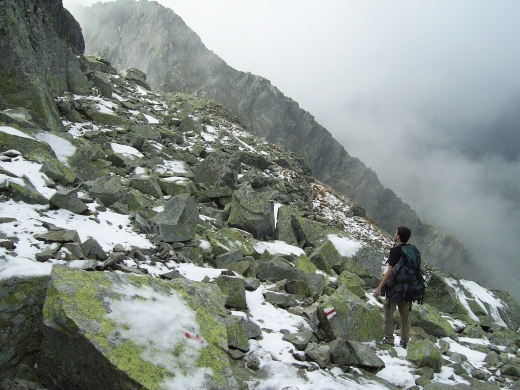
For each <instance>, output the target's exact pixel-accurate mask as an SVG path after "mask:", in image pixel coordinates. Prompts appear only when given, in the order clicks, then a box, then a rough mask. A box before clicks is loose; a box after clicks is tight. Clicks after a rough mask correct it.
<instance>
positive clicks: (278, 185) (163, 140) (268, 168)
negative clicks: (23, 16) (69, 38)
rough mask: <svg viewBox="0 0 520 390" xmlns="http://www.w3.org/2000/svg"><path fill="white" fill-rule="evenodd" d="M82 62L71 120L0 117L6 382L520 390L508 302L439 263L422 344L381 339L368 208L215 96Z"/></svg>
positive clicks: (64, 104) (381, 236) (29, 385)
mask: <svg viewBox="0 0 520 390" xmlns="http://www.w3.org/2000/svg"><path fill="white" fill-rule="evenodd" d="M27 4H32V3H31V2H30V1H27V2H25V3H24V7H26V6H27ZM37 4H38V2H37V1H35V2H34V4H32V5H37ZM4 6H5V7H6V8H8V7H11V8H10V10H11V11H13V12H18V13H19V14H20V12H21V11H22V10H23V9H24V8H22V7H21V5H20V4H19V3H16V2H7V1H4V2H2V3H0V7H4ZM6 8H2V9H1V10H2V12H4V11H5V9H6ZM54 11H56V9H55V10H54ZM0 15H5V13H2V14H0ZM64 15H66V14H64ZM65 18H67V16H65ZM43 20H45V17H44V18H43ZM0 22H2V23H3V21H2V20H0ZM34 23H36V25H37V26H39V27H41V28H43V29H47V30H46V31H45V32H46V34H48V35H49V36H52V37H53V39H56V40H61V42H65V41H64V40H62V39H61V38H59V36H58V34H57V33H56V32H55V31H53V30H52V25H49V26H47V27H46V25H45V24H42V25H40V24H38V23H37V22H34ZM34 52H36V53H37V52H38V50H35V51H34ZM30 53H33V52H30ZM30 53H29V54H30ZM70 66H71V67H75V69H79V70H80V72H79V73H78V76H77V77H78V79H80V80H84V82H85V83H86V85H87V87H88V88H87V91H86V92H85V93H78V91H76V90H74V88H73V87H69V89H68V90H66V91H62V92H58V93H56V95H54V96H53V97H52V99H51V100H50V102H51V103H52V104H53V105H54V108H53V109H49V112H48V113H47V114H48V117H49V118H51V117H52V118H55V119H56V120H57V121H58V125H57V126H56V127H51V128H50V129H48V128H47V125H46V124H42V123H39V122H38V120H37V119H35V118H36V117H38V118H39V115H40V111H39V110H40V109H41V108H40V107H38V109H34V107H33V106H31V105H29V104H27V105H25V104H21V103H20V102H16V101H15V102H14V103H13V102H6V103H5V106H4V107H3V108H2V111H1V112H0V183H1V185H0V351H1V353H0V388H3V389H41V388H48V389H72V388H74V389H76V388H84V389H100V388H114V389H123V388H124V389H143V388H144V389H159V388H163V389H178V388H186V389H190V388H193V389H199V388H208V389H239V388H242V389H272V388H298V389H301V390H303V389H320V388H322V389H326V388H328V389H330V388H338V389H339V388H353V389H363V388H373V389H384V388H389V389H392V388H395V387H396V386H397V387H406V388H408V387H410V386H412V385H416V386H418V387H419V388H425V389H435V388H443V386H451V385H459V386H463V385H470V384H471V386H473V387H476V388H518V384H519V382H518V378H519V377H520V364H519V358H518V347H519V346H520V339H519V336H518V333H517V330H518V328H519V327H520V315H519V313H520V306H519V305H518V303H517V302H515V301H514V300H513V299H512V298H511V297H510V295H509V294H507V293H505V292H501V291H489V290H486V289H484V288H482V287H481V286H479V285H477V284H476V283H474V282H471V281H468V280H464V279H461V278H460V277H459V276H457V275H455V274H449V273H446V272H444V271H440V270H438V269H431V268H430V269H429V271H428V279H429V286H428V291H429V294H428V296H427V301H426V303H425V304H424V305H422V306H416V305H414V307H413V309H412V310H413V313H412V318H413V326H414V330H413V337H412V338H413V340H412V341H411V342H410V343H409V346H408V349H407V350H405V349H403V348H400V347H395V348H390V347H387V348H381V347H378V346H377V345H376V343H375V341H377V340H379V339H380V338H381V337H382V334H381V332H382V310H381V302H379V301H377V300H375V299H373V297H372V296H371V294H370V293H371V291H372V290H373V288H374V286H375V285H376V284H377V282H378V280H379V279H380V278H381V271H382V267H381V266H382V264H383V262H384V258H385V256H386V251H387V249H388V247H389V245H390V244H391V241H390V238H389V236H388V235H387V234H386V233H385V232H384V231H382V230H380V229H379V228H378V227H377V225H376V224H375V223H373V221H372V220H371V219H370V217H367V216H366V215H365V214H364V210H363V208H362V207H360V206H359V205H358V204H357V203H356V202H355V201H353V200H351V199H349V198H346V197H345V196H344V195H342V194H340V193H338V192H336V191H334V190H333V189H332V188H330V187H329V186H327V185H326V184H323V183H322V182H320V181H318V180H316V179H315V178H314V177H313V176H311V175H310V170H309V168H308V167H307V165H306V164H305V162H304V161H303V160H302V159H301V158H300V157H298V156H297V155H296V154H294V153H291V152H290V151H288V150H286V149H285V148H283V147H280V146H276V145H274V144H272V143H269V142H266V141H265V140H263V139H259V138H256V137H255V136H253V135H251V134H249V133H247V132H246V131H245V130H244V128H243V127H242V126H241V125H240V123H239V122H238V121H237V119H236V117H235V116H234V115H233V114H232V113H230V111H229V110H228V109H226V108H225V107H223V106H221V105H219V104H218V103H216V102H214V101H210V100H203V99H199V98H196V97H194V96H192V95H187V94H182V93H160V92H152V91H151V90H150V88H149V86H148V83H147V81H146V77H145V75H144V73H142V72H141V71H139V70H137V69H126V70H123V71H121V72H117V71H116V69H114V67H112V65H111V64H110V63H109V62H108V61H106V60H104V59H103V58H101V57H95V56H90V57H89V56H83V55H81V54H79V55H78V56H77V57H76V56H74V57H71V64H70ZM3 70H4V68H2V71H3ZM64 77H66V76H64ZM45 80H46V79H45V78H44V81H42V83H43V84H45ZM28 88H32V84H30V83H29V85H28ZM47 88H49V87H48V86H47ZM49 90H50V89H49ZM42 99H43V100H42V101H47V100H46V99H47V98H46V97H43V98H42ZM392 367H398V370H397V371H396V370H395V369H392ZM396 372H398V374H396ZM487 382H489V383H487Z"/></svg>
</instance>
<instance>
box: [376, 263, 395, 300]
mask: <svg viewBox="0 0 520 390" xmlns="http://www.w3.org/2000/svg"><path fill="white" fill-rule="evenodd" d="M393 270H394V267H392V266H391V265H389V266H388V268H387V269H386V272H385V274H384V275H383V279H381V282H380V283H379V286H377V288H376V289H375V291H374V293H373V294H372V295H373V296H374V297H376V298H377V297H378V296H379V293H380V292H381V289H382V288H383V286H384V285H385V283H386V281H387V280H388V279H390V276H392V271H393Z"/></svg>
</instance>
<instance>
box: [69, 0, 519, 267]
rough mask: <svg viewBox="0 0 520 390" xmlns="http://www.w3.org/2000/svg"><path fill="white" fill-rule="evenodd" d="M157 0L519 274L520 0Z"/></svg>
mask: <svg viewBox="0 0 520 390" xmlns="http://www.w3.org/2000/svg"><path fill="white" fill-rule="evenodd" d="M63 3H64V5H65V7H68V6H70V5H72V4H73V3H81V4H83V5H90V4H92V3H93V1H88V0H85V1H80V0H64V1H63ZM159 3H161V4H163V5H165V6H168V7H170V8H172V9H173V10H174V11H175V12H176V13H177V14H178V15H179V16H181V17H182V18H183V19H184V21H185V22H186V24H187V25H188V26H189V27H191V28H192V29H193V30H194V31H195V32H196V33H197V34H198V35H199V36H200V37H201V39H202V41H203V42H204V44H205V45H206V47H208V48H209V49H210V50H212V51H213V52H214V53H215V54H217V55H218V56H220V57H221V58H222V59H224V60H225V61H226V62H227V63H228V64H229V65H230V66H232V67H233V68H235V69H237V70H241V71H249V72H251V73H254V74H258V75H261V76H263V77H265V78H267V79H269V80H270V81H271V82H272V83H273V84H274V85H276V86H277V87H278V88H279V89H280V90H281V91H282V92H283V93H284V94H285V95H287V96H289V97H291V98H293V99H294V100H296V101H297V102H298V103H299V104H300V106H301V107H302V108H304V109H305V110H307V111H309V112H310V113H311V114H312V115H314V116H315V117H316V120H317V121H318V122H319V123H320V124H322V125H323V126H325V127H326V128H327V129H328V130H329V131H330V132H331V133H332V134H333V136H334V137H335V138H336V139H337V140H338V141H339V142H341V143H342V144H343V145H344V147H345V149H346V150H347V152H349V154H351V155H353V156H356V157H359V158H360V159H361V160H362V161H363V162H364V163H365V164H366V165H367V166H369V167H371V168H372V169H374V170H375V171H376V172H377V174H378V176H379V178H380V180H381V181H382V182H383V184H384V185H385V186H387V187H389V188H391V189H392V190H393V191H394V192H395V193H396V194H397V195H398V196H399V197H401V198H402V199H403V200H404V201H405V202H407V203H408V204H410V206H411V207H412V208H414V209H415V210H416V211H417V212H418V214H419V216H420V217H421V218H423V219H426V220H428V221H430V222H432V223H434V224H436V225H438V226H440V227H442V228H443V229H445V230H446V231H448V232H450V233H452V234H454V235H455V236H457V237H458V238H459V239H460V240H461V241H462V242H463V243H464V244H465V245H466V246H467V247H468V248H469V249H470V250H471V251H472V253H473V255H475V256H476V257H477V258H482V259H483V260H485V261H487V262H489V263H491V262H493V263H495V262H496V261H498V260H499V261H500V263H501V264H507V266H508V267H517V268H516V272H517V273H518V274H519V275H520V266H519V265H518V263H519V262H518V258H519V255H518V253H520V240H519V239H518V238H519V237H518V236H519V232H520V211H519V210H520V207H519V206H520V184H519V182H520V180H519V178H520V163H519V155H520V71H519V70H520V30H519V28H518V17H519V15H520V1H518V0H511V1H507V0H501V1H499V2H492V1H487V0H486V1H480V0H467V1H453V0H449V1H442V0H436V1H428V2H427V1H411V0H410V1H404V0H393V1H391V2H390V1H387V0H384V1H383V0H370V1H362V0H357V1H351V0H320V1H318V0H313V1H309V0H283V1H281V0H261V1H259V0H255V1H253V0H220V1H214V0H159ZM497 247H498V248H497ZM497 253H499V254H498V255H497Z"/></svg>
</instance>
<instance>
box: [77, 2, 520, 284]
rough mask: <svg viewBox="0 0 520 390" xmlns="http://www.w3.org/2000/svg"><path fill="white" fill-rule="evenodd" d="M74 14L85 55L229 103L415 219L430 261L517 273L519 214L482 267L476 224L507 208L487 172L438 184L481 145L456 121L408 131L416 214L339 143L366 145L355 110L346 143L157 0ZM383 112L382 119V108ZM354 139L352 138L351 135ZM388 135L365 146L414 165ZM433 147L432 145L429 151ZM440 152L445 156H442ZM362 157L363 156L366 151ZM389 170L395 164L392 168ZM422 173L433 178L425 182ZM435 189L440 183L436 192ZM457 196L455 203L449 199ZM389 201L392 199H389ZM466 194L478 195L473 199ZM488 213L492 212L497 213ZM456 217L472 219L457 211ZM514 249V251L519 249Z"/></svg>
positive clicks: (379, 214) (385, 220)
mask: <svg viewBox="0 0 520 390" xmlns="http://www.w3.org/2000/svg"><path fill="white" fill-rule="evenodd" d="M75 15H76V17H77V18H78V20H79V22H80V24H81V25H82V28H83V31H84V35H85V40H86V47H87V52H99V53H101V54H102V55H103V56H105V57H106V58H108V59H109V60H110V61H111V62H112V63H114V64H116V66H118V67H120V68H124V67H128V66H135V67H138V68H140V69H144V70H145V71H146V73H147V76H148V81H149V82H150V85H151V86H152V87H154V88H157V89H160V90H164V91H176V90H181V91H187V92H191V93H196V94H198V95H199V96H203V97H207V98H211V99H214V100H216V101H218V102H220V103H221V104H223V105H225V106H227V107H228V108H230V110H231V111H232V112H233V113H234V114H236V115H237V116H238V117H239V118H240V120H241V121H242V123H244V124H245V125H246V126H247V128H248V131H250V132H252V133H253V134H256V135H260V136H263V137H265V138H266V139H267V140H268V141H270V142H274V143H280V144H284V145H286V146H288V147H289V149H290V150H292V151H294V152H295V153H297V154H300V155H302V156H303V157H304V158H305V160H306V162H307V163H308V164H309V166H310V167H311V169H312V171H313V174H314V175H315V176H317V177H318V178H320V179H321V180H323V181H325V182H327V183H328V184H331V185H332V186H333V187H334V188H336V189H338V190H340V191H341V192H343V193H345V194H346V195H348V196H350V197H352V198H354V199H356V200H357V201H358V202H359V203H360V204H361V205H363V207H364V208H365V209H366V210H367V213H368V214H369V215H371V216H372V217H374V219H375V220H376V221H378V223H379V224H380V226H381V227H383V228H384V229H385V230H387V231H389V232H391V231H392V230H393V229H394V228H395V226H397V225H399V224H408V225H410V226H412V228H413V229H414V232H415V234H414V239H415V240H416V241H415V242H417V243H418V244H419V245H421V247H422V248H423V249H424V252H425V257H426V258H427V259H428V261H429V262H430V263H431V264H433V265H438V266H442V267H443V268H445V269H448V270H451V271H455V272H458V273H461V274H466V275H468V273H470V274H471V277H473V278H476V279H477V280H479V281H483V282H485V283H490V284H491V283H492V282H493V281H492V280H491V279H492V278H491V277H490V275H495V274H496V276H497V277H498V279H499V280H500V283H501V284H502V283H503V282H504V279H503V278H501V276H502V275H503V274H507V275H511V274H510V273H509V272H508V271H507V270H508V267H509V266H510V265H513V264H512V262H511V261H506V260H504V259H511V257H509V253H508V249H507V248H505V246H506V245H507V240H508V238H509V235H510V234H512V232H513V230H509V227H513V226H514V225H515V223H514V221H511V223H509V222H506V223H505V224H504V226H503V229H501V231H502V236H503V237H504V241H503V244H502V245H500V249H499V253H500V256H498V257H499V258H500V264H494V265H493V272H487V273H486V275H487V276H486V277H485V278H483V277H482V275H483V273H481V271H480V270H479V268H481V267H484V268H485V264H486V262H489V259H490V257H489V256H490V255H491V256H493V258H494V259H495V261H496V259H497V251H496V248H495V249H494V250H491V251H490V249H492V248H491V247H490V246H489V244H486V243H485V242H483V240H481V238H480V236H479V229H480V228H481V227H482V226H485V220H488V221H490V220H493V218H494V217H496V216H497V214H498V213H502V212H505V210H502V209H496V207H495V205H496V202H493V195H492V194H486V192H484V193H483V194H482V193H478V195H477V194H476V193H474V192H473V190H474V188H475V186H484V187H485V186H486V184H485V183H484V181H482V178H481V177H480V176H478V175H476V176H478V178H477V177H475V186H474V185H472V186H470V187H468V188H469V189H470V191H471V193H469V194H467V193H465V192H464V191H462V192H461V191H458V192H456V193H455V192H454V193H453V194H452V193H451V192H450V189H449V188H448V187H447V186H446V185H445V182H441V181H439V183H437V184H435V180H437V179H436V178H439V177H444V178H445V177H446V175H449V176H453V180H452V183H453V185H456V184H457V183H466V182H467V181H468V177H467V171H466V170H464V171H460V170H459V168H460V165H457V164H455V165H453V167H455V168H456V169H453V168H451V167H450V164H451V163H452V162H453V161H454V160H453V154H451V151H452V150H459V152H457V153H459V155H460V156H461V158H460V160H459V161H460V162H462V163H464V164H466V165H468V164H470V163H468V162H467V161H466V158H465V157H464V156H466V154H467V155H469V154H470V147H471V148H473V149H475V148H476V147H477V146H476V145H478V144H479V142H473V143H469V144H468V143H467V140H466V139H461V140H456V139H455V137H454V136H453V135H454V134H456V132H454V131H453V132H449V127H443V128H444V129H446V136H444V134H443V135H442V136H439V137H438V138H433V137H428V136H427V137H423V139H420V137H422V134H420V131H419V130H420V129H413V130H412V131H411V132H410V134H408V140H409V142H405V144H406V145H407V146H405V148H408V149H407V150H410V147H412V148H413V149H412V153H411V154H412V155H413V154H417V155H418V156H420V159H419V160H418V162H417V164H412V167H411V169H410V170H409V171H410V172H409V174H408V175H407V176H406V177H403V178H402V180H400V178H397V179H395V180H394V182H393V183H392V189H393V190H395V191H396V192H397V193H398V196H402V197H403V199H406V200H407V201H409V202H410V203H411V204H416V205H420V206H421V217H420V218H419V216H417V214H415V212H414V211H413V210H412V209H410V207H409V206H408V205H407V204H406V203H403V202H401V200H400V199H399V198H398V197H397V196H396V195H395V193H394V191H391V190H388V189H385V188H384V187H383V185H381V183H380V182H379V180H378V178H377V176H376V174H375V172H374V171H373V170H372V169H370V168H367V167H366V166H365V165H364V164H363V163H362V162H361V161H359V160H358V159H356V158H354V157H352V156H351V155H349V154H348V153H347V152H346V151H345V150H344V149H343V147H342V146H341V144H343V145H352V149H353V150H358V149H359V148H356V145H355V142H354V143H353V142H352V136H353V135H354V138H355V133H356V132H359V131H360V130H361V129H363V126H359V127H358V128H356V125H359V121H358V119H359V118H356V117H355V116H354V117H353V118H352V121H350V122H349V121H344V124H343V128H346V129H351V131H349V133H348V134H349V137H350V138H349V137H347V136H346V135H345V136H344V137H342V136H337V135H336V137H337V139H338V140H339V141H340V142H341V144H339V143H338V142H337V141H336V140H335V139H334V138H332V137H331V135H330V133H329V132H328V131H327V130H326V129H325V128H323V127H322V126H321V125H319V124H318V123H316V121H315V120H314V117H312V116H311V115H310V114H309V113H308V112H306V111H304V110H302V109H300V108H299V105H298V104H297V103H296V102H294V101H293V100H292V99H290V98H287V97H286V96H285V95H283V93H282V92H281V91H279V90H278V89H277V88H276V87H274V86H273V85H272V84H271V83H270V82H269V81H268V80H266V79H263V78H262V77H258V76H254V75H251V74H249V73H244V72H240V71H236V70H234V69H233V68H231V67H229V66H228V65H227V64H226V63H225V62H224V61H223V60H222V59H220V58H219V57H218V56H216V55H215V54H214V53H212V52H211V51H209V50H207V49H206V48H205V46H204V44H203V43H202V42H201V41H200V38H199V37H198V36H197V35H196V34H195V33H194V32H192V31H191V30H190V29H189V28H188V27H187V26H186V25H185V23H184V22H183V21H182V19H181V18H180V17H178V16H177V15H176V14H175V13H174V12H171V11H170V10H169V9H167V8H164V7H162V6H160V5H159V4H157V3H154V2H140V3H136V2H132V1H130V2H121V1H119V2H111V3H105V4H101V3H98V4H96V5H94V6H92V7H91V8H89V12H88V13H86V14H81V13H78V12H77V11H76V12H75ZM145 26H146V27H145ZM144 32H146V33H144ZM273 102H274V103H273ZM358 109H359V110H360V111H363V110H366V107H363V106H362V105H361V106H359V107H358ZM382 114H383V116H382V117H384V112H382ZM436 120H439V119H438V118H437V119H436V118H435V116H434V115H432V123H435V121H436ZM302 129H303V130H302ZM482 134H483V137H484V139H485V137H487V136H485V134H489V132H486V131H485V129H483V131H482ZM347 139H349V140H350V141H349V142H347V141H345V140H347ZM375 139H377V138H375ZM417 139H420V141H421V142H419V143H418V144H417V143H415V144H414V143H413V142H411V141H417ZM386 141H387V140H386V139H381V143H378V142H372V143H370V145H364V148H365V149H366V150H370V152H369V153H372V154H373V155H374V156H376V155H377V156H379V157H380V158H385V157H386V158H387V159H388V161H394V162H395V165H396V166H399V165H401V166H404V167H406V166H409V165H410V160H406V159H404V158H401V156H399V153H397V154H395V153H393V154H392V155H391V156H389V152H388V150H390V151H391V150H392V145H388V144H386ZM395 142H396V143H397V142H401V144H402V140H398V139H397V138H396V141H395ZM457 142H458V143H457ZM480 144H481V143H480ZM417 145H419V146H417ZM367 146H369V148H367ZM421 148H424V149H425V150H426V149H427V150H428V153H422V149H421ZM349 149H350V147H349ZM382 149H386V150H387V151H384V150H382ZM431 150H433V151H434V152H433V153H432V152H431ZM448 151H449V152H450V153H448ZM385 153H386V154H385ZM464 153H466V154H464ZM407 154H410V153H407ZM443 155H445V156H446V158H443ZM381 156H383V157H381ZM425 156H426V157H425ZM360 157H361V158H362V159H363V160H364V159H365V156H364V155H361V156H360ZM408 157H410V156H408ZM429 158H431V160H429ZM438 159H440V160H441V161H445V162H446V164H447V166H446V167H442V166H439V164H438ZM368 161H370V159H368ZM459 161H457V163H458V162H459ZM387 165H390V164H387ZM480 168H481V165H478V166H477V165H475V164H474V165H471V164H470V167H469V169H470V171H469V172H471V169H480ZM388 169H389V170H391V169H393V168H392V167H390V166H389V167H388ZM394 169H395V168H394ZM433 170H434V171H433ZM353 171H356V172H358V174H357V175H349V172H353ZM382 173H383V177H385V176H387V174H386V173H387V172H385V171H383V172H382ZM378 174H379V169H378ZM415 175H420V179H421V180H414V176H415ZM462 176H464V177H463V180H461V178H462ZM424 177H427V180H426V181H425V180H424ZM470 177H471V176H470ZM488 178H489V180H495V181H496V180H499V179H497V177H496V176H488ZM418 179H419V177H418ZM489 180H488V181H489ZM500 184H501V187H504V191H507V192H509V193H510V194H512V196H514V193H515V189H514V188H509V187H508V188H507V189H506V188H505V186H503V185H502V184H503V182H502V181H501V183H500ZM387 185H388V184H387ZM374 186H375V187H374ZM432 188H434V189H435V190H433V191H432ZM439 196H442V197H443V199H446V200H447V201H446V202H443V203H442V209H440V208H439V203H438V202H434V201H433V200H434V199H435V200H437V199H438V197H439ZM450 196H451V198H452V199H453V201H450ZM459 198H464V199H459ZM484 198H489V201H490V203H489V205H490V206H491V205H493V207H492V208H491V207H490V208H488V209H483V210H482V215H481V216H478V217H481V219H482V221H481V220H478V221H476V223H474V224H471V226H467V221H468V218H467V215H468V214H469V215H472V214H474V208H471V207H470V206H472V205H473V206H474V205H475V204H476V203H478V204H486V203H485V201H486V199H484ZM389 199H394V200H392V201H391V202H389ZM466 199H471V201H469V202H468V201H466ZM429 200H431V201H430V202H429ZM477 201H478V202H477ZM414 202H415V203H414ZM481 202H484V203H481ZM397 204H400V205H402V206H397ZM500 204H502V203H500ZM425 205H426V206H425ZM461 205H462V206H464V207H461ZM466 206H467V207H466ZM405 210H407V211H405ZM425 210H426V212H425ZM403 213H404V214H403ZM486 213H488V214H486ZM489 213H491V214H492V215H491V216H490V215H489ZM450 216H451V218H452V219H453V220H454V221H453V222H454V223H453V224H451V225H450V224H449V223H446V219H447V218H448V219H449V218H450ZM459 216H465V218H458V217H459ZM423 218H424V219H423ZM426 220H429V221H431V222H433V223H434V224H437V225H440V226H443V228H444V229H445V230H446V231H447V232H448V234H446V233H445V232H442V230H440V229H438V228H435V227H434V226H433V225H431V224H429V223H427V222H426ZM470 220H471V218H470ZM493 226H495V225H493ZM506 232H507V234H506ZM453 236H456V237H457V238H458V237H461V239H462V242H463V243H469V244H471V254H472V255H473V257H474V258H475V259H476V260H477V261H476V262H475V263H481V264H480V265H478V266H477V265H474V264H473V262H472V261H471V260H470V259H471V255H470V254H469V253H468V252H467V251H466V250H465V249H464V247H463V246H462V245H461V244H460V242H458V241H457V240H456V239H455V238H454V237H453ZM441 237H443V238H441ZM506 237H507V238H506ZM511 252H512V253H514V252H515V250H514V249H513V250H512V251H511ZM468 262H469V263H468ZM482 263H483V264H482ZM468 264H471V265H468ZM497 265H500V266H499V267H497ZM488 271H489V270H488ZM509 278H511V280H510V282H509V283H508V284H509V285H510V286H514V285H515V284H516V281H515V279H516V277H515V276H509ZM496 286H497V285H496V284H495V287H496ZM510 290H514V289H512V288H511V289H510Z"/></svg>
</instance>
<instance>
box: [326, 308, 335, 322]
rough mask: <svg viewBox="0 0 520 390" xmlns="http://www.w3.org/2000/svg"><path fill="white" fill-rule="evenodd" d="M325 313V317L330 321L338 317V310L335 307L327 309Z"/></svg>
mask: <svg viewBox="0 0 520 390" xmlns="http://www.w3.org/2000/svg"><path fill="white" fill-rule="evenodd" d="M323 313H324V314H325V317H326V318H327V319H328V320H330V319H331V318H332V317H334V316H335V315H336V309H334V308H333V307H327V308H325V310H323Z"/></svg>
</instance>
